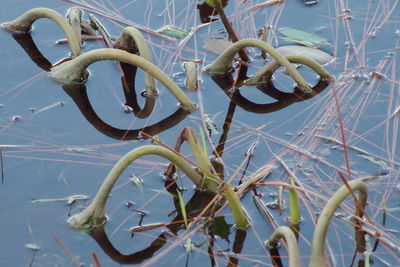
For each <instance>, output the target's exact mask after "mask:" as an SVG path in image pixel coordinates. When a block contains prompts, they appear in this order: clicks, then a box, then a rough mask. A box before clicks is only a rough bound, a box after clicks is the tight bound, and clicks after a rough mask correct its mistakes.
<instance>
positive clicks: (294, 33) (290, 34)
mask: <svg viewBox="0 0 400 267" xmlns="http://www.w3.org/2000/svg"><path fill="white" fill-rule="evenodd" d="M279 32H280V33H282V34H283V35H284V36H285V37H281V38H282V39H284V40H286V41H289V42H295V43H298V44H302V45H305V46H308V47H313V48H316V47H320V46H323V45H330V43H329V42H328V41H327V40H325V39H323V38H321V37H318V36H316V35H314V34H311V33H308V32H304V31H300V30H296V29H293V28H289V27H282V28H279Z"/></svg>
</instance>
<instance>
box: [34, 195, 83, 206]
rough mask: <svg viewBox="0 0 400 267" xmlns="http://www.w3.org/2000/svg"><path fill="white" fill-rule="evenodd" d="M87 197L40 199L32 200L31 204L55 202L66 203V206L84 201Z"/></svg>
mask: <svg viewBox="0 0 400 267" xmlns="http://www.w3.org/2000/svg"><path fill="white" fill-rule="evenodd" d="M88 198H89V197H88V196H86V195H73V196H70V197H63V198H42V199H34V200H32V203H42V202H56V201H66V202H67V204H68V205H71V204H72V203H74V202H75V201H76V200H85V199H88Z"/></svg>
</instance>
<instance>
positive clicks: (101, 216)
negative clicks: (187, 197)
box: [68, 145, 204, 229]
mask: <svg viewBox="0 0 400 267" xmlns="http://www.w3.org/2000/svg"><path fill="white" fill-rule="evenodd" d="M150 154H153V155H159V156H161V157H163V158H166V159H168V160H169V161H171V162H172V163H173V164H175V165H176V166H177V167H178V168H180V169H181V170H182V171H183V172H184V173H185V174H186V175H187V176H188V177H189V178H190V179H191V180H192V182H193V183H194V184H195V185H196V186H197V187H199V188H200V187H201V186H202V185H203V184H204V183H203V177H202V176H201V175H200V174H199V173H197V172H196V171H195V170H194V169H193V168H191V167H190V166H189V165H187V164H186V163H185V162H184V161H183V160H182V158H180V157H179V156H178V155H177V154H176V153H174V152H172V151H170V150H168V149H166V148H164V147H162V146H156V145H145V146H141V147H139V148H136V149H134V150H132V151H130V152H128V153H127V154H125V155H124V156H123V157H122V158H121V159H120V160H119V161H118V162H117V163H116V164H115V165H114V167H113V168H112V169H111V171H110V172H109V173H108V175H107V177H106V178H105V179H104V182H103V184H102V185H101V187H100V189H99V190H98V191H97V194H96V196H95V197H94V199H93V201H92V202H91V203H90V205H89V206H88V207H87V208H86V209H85V210H84V211H82V212H81V213H79V214H76V215H74V216H72V217H71V218H69V220H68V222H69V224H70V225H71V226H72V227H73V228H76V229H86V228H92V227H97V226H102V225H103V224H104V223H105V222H106V220H107V218H106V216H105V212H104V209H105V205H106V202H107V199H108V196H109V194H110V193H111V190H112V188H113V187H114V185H115V183H116V182H117V180H118V178H119V176H120V175H121V173H122V172H123V171H124V170H125V169H126V168H127V167H128V166H129V165H130V164H131V163H132V162H134V161H135V160H136V159H138V158H140V157H141V156H144V155H150Z"/></svg>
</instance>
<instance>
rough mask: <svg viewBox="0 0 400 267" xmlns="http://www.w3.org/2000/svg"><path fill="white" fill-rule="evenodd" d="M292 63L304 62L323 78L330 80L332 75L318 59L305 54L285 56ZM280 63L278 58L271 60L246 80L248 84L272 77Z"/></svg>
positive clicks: (254, 83)
mask: <svg viewBox="0 0 400 267" xmlns="http://www.w3.org/2000/svg"><path fill="white" fill-rule="evenodd" d="M285 58H286V59H287V60H288V61H289V62H290V63H297V64H303V65H306V66H307V67H309V68H310V69H312V70H313V71H315V72H316V73H318V75H319V76H320V77H321V79H322V80H330V79H332V76H331V75H330V73H329V72H328V71H327V70H326V69H325V68H324V67H322V66H321V64H319V63H318V62H317V61H315V60H313V59H311V58H308V57H305V56H286V57H285ZM280 66H281V65H280V63H279V62H278V61H276V60H274V61H272V62H270V63H269V64H267V65H266V66H264V67H263V68H261V69H260V70H259V71H257V72H256V73H255V74H254V75H253V76H251V77H250V78H249V79H247V80H246V81H245V84H246V85H256V84H258V83H260V82H261V80H262V79H263V78H264V77H268V78H269V77H270V76H271V75H272V74H273V73H274V72H275V71H276V70H277V69H278V68H279V67H280Z"/></svg>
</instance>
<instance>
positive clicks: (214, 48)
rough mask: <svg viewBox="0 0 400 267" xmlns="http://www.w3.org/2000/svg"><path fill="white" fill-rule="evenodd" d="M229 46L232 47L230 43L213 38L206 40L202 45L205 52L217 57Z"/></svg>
mask: <svg viewBox="0 0 400 267" xmlns="http://www.w3.org/2000/svg"><path fill="white" fill-rule="evenodd" d="M231 45H232V42H231V41H228V40H225V39H221V38H213V39H210V40H207V41H206V42H205V43H204V45H203V48H204V49H205V50H208V51H210V52H211V53H214V54H217V55H219V54H222V53H223V52H224V51H225V50H226V49H227V48H228V47H230V46H231Z"/></svg>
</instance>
